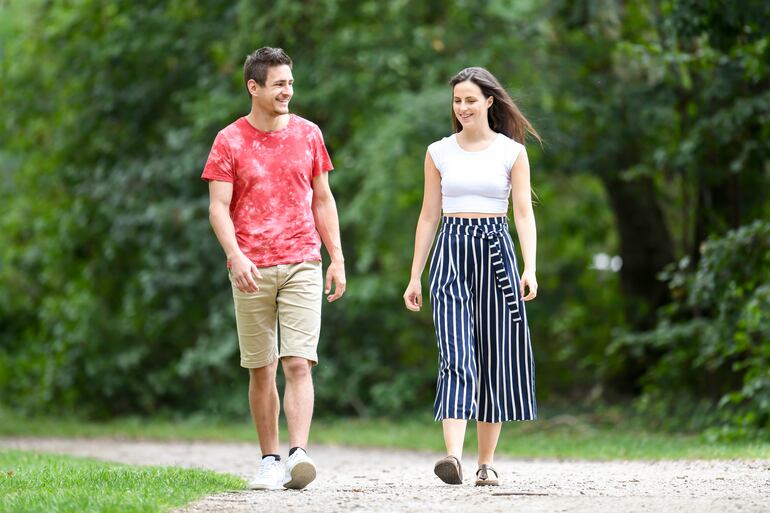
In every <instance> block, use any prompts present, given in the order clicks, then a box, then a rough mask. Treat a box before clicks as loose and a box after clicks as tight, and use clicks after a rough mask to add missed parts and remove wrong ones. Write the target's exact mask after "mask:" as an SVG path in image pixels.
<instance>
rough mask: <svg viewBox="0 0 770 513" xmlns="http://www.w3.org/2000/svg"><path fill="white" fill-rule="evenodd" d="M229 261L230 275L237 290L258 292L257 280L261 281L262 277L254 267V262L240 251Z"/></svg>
mask: <svg viewBox="0 0 770 513" xmlns="http://www.w3.org/2000/svg"><path fill="white" fill-rule="evenodd" d="M229 261H230V274H231V275H232V277H233V283H235V286H236V287H237V288H238V290H240V291H241V292H250V293H254V292H257V291H258V290H259V285H258V284H257V280H261V279H262V275H261V274H259V269H257V266H256V265H254V262H252V261H251V260H250V259H249V257H247V256H246V255H244V254H243V253H242V252H240V251H239V252H238V253H237V254H236V255H235V256H234V257H232V258H231V259H230V260H229Z"/></svg>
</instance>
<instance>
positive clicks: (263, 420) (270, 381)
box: [249, 360, 281, 455]
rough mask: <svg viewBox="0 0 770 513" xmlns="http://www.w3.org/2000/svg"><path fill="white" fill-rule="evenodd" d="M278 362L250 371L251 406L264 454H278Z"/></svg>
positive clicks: (279, 405) (279, 404)
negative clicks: (276, 378)
mask: <svg viewBox="0 0 770 513" xmlns="http://www.w3.org/2000/svg"><path fill="white" fill-rule="evenodd" d="M276 369H278V360H276V361H274V362H273V363H271V364H269V365H266V366H265V367H260V368H258V369H249V406H250V407H251V418H252V419H253V420H254V426H255V427H256V428H257V436H258V437H259V448H260V449H261V450H262V454H263V455H264V454H278V413H279V411H280V408H281V402H280V399H279V398H278V388H277V386H276V384H275V371H276Z"/></svg>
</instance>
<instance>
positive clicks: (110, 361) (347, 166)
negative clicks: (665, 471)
mask: <svg viewBox="0 0 770 513" xmlns="http://www.w3.org/2000/svg"><path fill="white" fill-rule="evenodd" d="M0 38H1V41H2V46H0V60H1V68H0V74H1V75H0V84H1V85H0V112H2V123H1V124H0V130H1V132H0V140H1V141H2V143H1V145H0V173H2V175H1V178H2V179H1V180H0V202H1V204H2V214H0V408H3V409H6V410H8V411H12V412H14V413H15V414H18V415H22V416H27V415H29V416H31V415H40V414H45V415H65V416H66V415H73V414H75V415H77V416H82V417H87V418H94V419H106V418H113V417H120V416H126V415H158V414H164V415H165V414H169V413H173V414H180V415H191V414H205V415H212V416H218V417H223V418H227V417H239V418H240V417H242V416H243V415H244V414H245V412H246V411H247V402H246V395H245V394H246V388H245V387H246V380H247V375H246V373H245V371H243V370H242V369H240V368H239V366H238V358H237V352H238V348H237V340H236V334H235V322H234V316H233V311H232V310H233V308H232V299H231V293H230V288H229V284H228V280H227V276H226V272H225V270H224V257H223V254H222V251H221V249H220V247H219V245H218V244H217V242H216V240H215V238H214V236H213V233H212V232H211V229H210V227H209V225H208V218H207V208H208V192H207V187H206V184H205V183H204V182H203V181H201V180H200V178H199V177H200V173H201V170H202V167H203V164H204V162H205V159H206V156H207V154H208V150H209V148H210V145H211V143H212V141H213V139H214V135H215V134H216V132H217V131H218V130H219V129H221V128H222V127H224V126H225V125H226V124H228V123H230V122H231V121H232V120H234V119H235V118H237V117H239V116H241V115H244V114H245V113H247V112H248V109H249V102H248V98H247V96H246V93H245V90H244V87H243V84H242V71H241V66H242V62H243V59H244V58H245V56H246V54H247V53H249V52H250V51H253V50H254V49H256V48H258V47H260V46H265V45H269V46H280V47H283V48H284V49H285V50H286V51H287V52H288V53H289V55H291V56H292V58H293V59H294V62H295V68H294V77H295V79H296V84H295V97H294V100H293V101H292V109H293V111H294V112H296V113H298V114H300V115H302V116H305V117H307V118H309V119H311V120H313V121H315V122H316V123H318V124H319V125H320V127H321V129H322V130H323V132H324V135H325V138H326V143H327V146H328V148H329V151H330V153H331V155H332V158H333V161H334V164H335V167H336V170H335V171H333V172H332V174H331V178H330V179H331V182H332V188H333V190H334V192H335V196H336V199H337V204H338V207H339V211H340V216H341V225H342V240H343V246H344V249H345V255H346V262H347V270H348V292H347V295H346V297H345V298H344V299H343V300H342V301H340V302H338V303H335V304H332V305H327V306H325V307H324V328H323V332H322V338H321V343H320V358H321V365H319V366H318V367H317V370H316V371H315V379H316V393H317V407H316V411H317V415H319V416H326V415H350V416H363V417H379V416H383V415H385V416H400V415H403V414H405V413H407V414H408V413H411V412H418V411H419V412H425V411H427V410H429V409H430V407H431V406H430V405H431V404H432V398H433V393H434V383H435V372H436V358H437V354H436V348H435V341H434V336H433V327H432V321H431V318H430V312H429V309H425V310H424V311H423V312H421V313H420V314H419V315H414V314H411V313H409V312H407V311H406V310H405V309H404V307H403V302H402V299H401V295H402V293H403V289H404V287H405V286H406V283H407V281H408V275H409V267H410V264H411V254H412V244H413V237H414V226H415V223H416V220H417V215H418V213H419V208H420V201H421V196H422V162H423V158H424V154H425V148H426V146H427V145H428V144H429V143H430V142H432V141H434V140H436V139H439V138H441V137H443V136H446V135H448V134H449V133H450V131H451V125H450V90H449V87H448V85H447V81H448V80H449V78H450V77H451V76H452V75H453V74H454V73H456V72H457V71H459V70H460V69H462V68H463V67H466V66H485V67H487V68H489V69H490V70H491V71H492V72H493V73H494V74H496V75H497V77H498V78H499V79H500V80H501V81H502V82H503V83H504V84H505V86H506V87H507V88H508V89H509V90H510V92H511V93H512V95H513V96H514V98H515V99H516V100H517V101H518V103H519V105H520V107H521V108H522V110H523V111H524V112H525V114H526V115H527V116H528V117H529V118H530V120H531V121H532V122H533V124H534V125H535V126H536V127H537V129H538V130H539V131H540V133H541V134H542V135H543V137H544V145H543V146H542V147H539V146H538V145H536V144H530V145H529V146H528V150H529V154H530V160H531V163H532V171H533V172H532V182H533V186H534V188H535V190H536V192H537V194H538V197H539V200H538V202H537V205H536V210H535V213H536V216H537V222H538V234H539V244H538V246H539V247H538V277H539V281H540V292H539V297H538V299H537V301H535V302H533V303H530V304H529V305H528V313H529V318H530V322H531V329H532V338H533V342H534V348H535V357H536V365H537V386H538V397H539V401H540V403H541V405H543V406H546V408H548V407H551V408H555V407H558V405H572V406H575V405H577V406H578V407H579V408H582V409H584V410H585V409H588V410H590V409H592V408H600V407H601V405H607V404H611V405H618V404H619V405H625V406H624V407H626V408H627V411H629V413H630V414H632V415H635V416H638V417H639V418H641V419H643V421H644V422H645V423H646V425H647V426H649V427H650V428H653V429H669V430H674V431H689V432H708V433H711V434H716V435H718V436H724V437H728V438H746V437H757V436H760V437H764V436H767V428H768V425H770V221H769V220H770V197H769V195H768V190H770V189H769V186H770V143H768V140H770V66H769V65H770V3H767V2H765V1H761V0H744V1H739V2H732V1H727V0H721V1H720V0H710V1H705V0H682V1H671V0H658V1H655V0H630V1H619V0H593V1H590V0H543V1H535V0H489V1H478V0H455V1H447V0H442V1H435V0H426V1H406V0H390V1H385V0H383V1H366V0H364V1H361V0H356V1H352V0H315V1H313V0H306V1H269V2H268V1H261V0H256V1H255V0H248V1H246V0H240V1H215V0H167V1H165V2H157V1H151V2H149V1H132V2H127V1H118V0H115V1H107V0H69V1H64V0H59V1H54V0H50V1H43V0H30V1H26V0H5V1H0Z"/></svg>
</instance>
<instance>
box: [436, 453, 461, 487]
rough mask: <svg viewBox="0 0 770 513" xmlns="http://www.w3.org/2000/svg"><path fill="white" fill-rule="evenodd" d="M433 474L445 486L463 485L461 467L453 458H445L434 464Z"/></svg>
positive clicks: (458, 461)
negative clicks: (445, 484)
mask: <svg viewBox="0 0 770 513" xmlns="http://www.w3.org/2000/svg"><path fill="white" fill-rule="evenodd" d="M433 472H434V473H435V474H436V475H437V476H438V477H439V479H441V480H442V481H444V482H445V483H447V484H454V485H457V484H463V466H462V464H461V463H460V460H458V459H457V458H455V457H454V456H446V457H445V458H441V459H440V460H438V461H437V462H436V465H435V466H434V467H433Z"/></svg>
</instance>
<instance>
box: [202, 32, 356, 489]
mask: <svg viewBox="0 0 770 513" xmlns="http://www.w3.org/2000/svg"><path fill="white" fill-rule="evenodd" d="M243 74H244V81H245V83H246V89H247V90H248V93H249V97H250V99H251V111H250V112H249V114H248V115H247V116H244V117H241V118H239V119H237V120H236V121H235V122H233V123H231V124H230V125H228V126H227V127H225V128H224V129H223V130H221V131H220V132H219V133H218V134H217V136H216V139H215V140H214V145H213V147H212V148H211V153H210V154H209V157H208V161H207V162H206V166H205V168H204V170H203V175H202V178H203V179H204V180H206V181H208V183H209V195H210V206H209V217H210V220H211V226H212V227H213V229H214V233H215V234H216V236H217V239H218V240H219V243H220V244H221V245H222V248H223V249H224V251H225V254H226V255H227V268H228V271H229V276H230V281H231V283H232V289H233V300H234V303H235V318H236V324H237V328H238V344H239V347H240V354H241V366H242V367H245V368H247V369H249V406H250V408H251V415H252V418H253V420H254V424H255V426H256V429H257V435H258V437H259V445H260V449H261V451H262V462H261V464H260V467H259V471H258V473H257V476H256V477H255V478H254V479H253V480H252V481H251V483H250V486H251V488H252V489H277V488H281V487H285V488H293V489H301V488H304V487H305V486H307V485H308V484H309V483H310V482H311V481H313V479H315V476H316V469H315V464H314V463H313V460H312V459H311V458H310V456H308V454H307V443H308V435H309V432H310V422H311V419H312V416H313V381H312V377H311V369H312V367H313V366H314V365H315V364H316V363H317V362H318V356H317V353H316V348H317V345H318V336H319V333H320V328H321V303H322V296H323V294H324V293H325V294H327V299H328V301H335V300H337V299H339V298H340V297H341V296H342V295H343V294H344V293H345V264H344V258H343V255H342V246H341V244H340V234H339V220H338V217H337V206H336V203H335V201H334V197H333V196H332V193H331V190H330V189H329V179H328V174H327V173H328V171H331V170H332V168H333V167H332V163H331V159H330V158H329V154H328V153H327V151H326V147H325V146H324V141H323V135H322V134H321V131H320V130H319V128H318V126H316V125H315V124H314V123H312V122H310V121H308V120H306V119H303V118H301V117H299V116H297V115H294V114H290V113H289V101H290V100H291V98H292V96H293V94H294V89H293V84H294V78H293V76H292V61H291V59H290V58H289V56H288V55H287V54H286V53H285V52H284V51H283V50H282V49H280V48H269V47H264V48H260V49H259V50H257V51H255V52H254V53H252V54H250V55H249V56H248V57H247V58H246V62H245V63H244V66H243ZM319 234H320V237H319ZM321 241H323V244H324V246H325V247H326V249H327V251H328V252H329V256H330V257H331V264H330V265H329V267H328V269H327V272H326V280H325V284H323V292H322V283H323V281H324V280H323V276H322V274H323V273H322V269H321V252H320V250H321ZM332 289H333V292H332ZM279 332H280V351H279V349H278V333H279ZM279 360H280V361H281V366H282V367H283V372H284V376H285V378H286V389H285V392H284V397H283V405H284V412H285V414H286V419H287V422H288V427H289V446H290V448H291V449H290V450H289V455H288V458H287V459H286V461H285V463H286V465H285V467H284V464H283V463H284V462H283V461H281V456H280V455H279V448H278V415H279V411H280V400H279V396H278V389H277V387H276V381H275V377H276V371H277V368H278V361H279Z"/></svg>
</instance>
